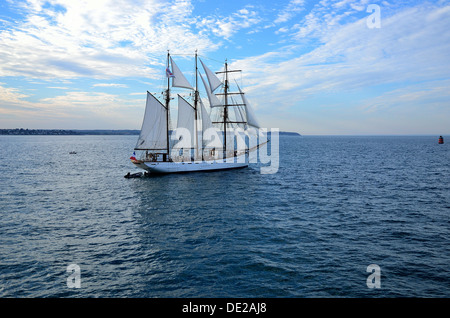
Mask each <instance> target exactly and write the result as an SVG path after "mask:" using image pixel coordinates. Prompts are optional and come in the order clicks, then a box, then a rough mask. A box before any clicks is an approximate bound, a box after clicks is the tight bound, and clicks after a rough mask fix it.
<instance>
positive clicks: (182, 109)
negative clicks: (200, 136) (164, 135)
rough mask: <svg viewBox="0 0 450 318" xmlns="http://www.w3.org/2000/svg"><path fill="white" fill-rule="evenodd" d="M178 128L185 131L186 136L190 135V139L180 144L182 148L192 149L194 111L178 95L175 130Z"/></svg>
mask: <svg viewBox="0 0 450 318" xmlns="http://www.w3.org/2000/svg"><path fill="white" fill-rule="evenodd" d="M178 128H182V129H185V132H186V134H187V133H189V135H190V136H189V138H190V139H185V140H184V141H183V143H181V144H182V145H183V148H194V146H195V144H194V136H195V109H194V107H192V105H191V104H189V103H188V102H187V101H186V100H185V99H184V98H183V97H181V96H180V95H178V122H177V129H178ZM185 137H187V136H185Z"/></svg>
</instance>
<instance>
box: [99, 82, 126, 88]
mask: <svg viewBox="0 0 450 318" xmlns="http://www.w3.org/2000/svg"><path fill="white" fill-rule="evenodd" d="M92 86H94V87H122V88H127V87H128V86H127V85H125V84H117V83H98V84H94V85H92Z"/></svg>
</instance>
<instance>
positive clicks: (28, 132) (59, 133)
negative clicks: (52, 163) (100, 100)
mask: <svg viewBox="0 0 450 318" xmlns="http://www.w3.org/2000/svg"><path fill="white" fill-rule="evenodd" d="M139 133H140V130H133V129H123V130H112V129H93V130H78V129H72V130H66V129H24V128H15V129H0V135H12V136H15V135H19V136H21V135H51V136H70V135H139ZM280 135H288V136H301V135H300V134H299V133H296V132H289V131H280Z"/></svg>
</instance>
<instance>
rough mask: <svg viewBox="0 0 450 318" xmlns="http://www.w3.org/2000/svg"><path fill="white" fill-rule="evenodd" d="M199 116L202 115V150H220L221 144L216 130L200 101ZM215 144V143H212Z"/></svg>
mask: <svg viewBox="0 0 450 318" xmlns="http://www.w3.org/2000/svg"><path fill="white" fill-rule="evenodd" d="M200 107H201V115H202V146H203V148H207V147H210V148H211V147H212V148H221V147H222V144H221V143H219V144H218V142H220V137H219V134H218V133H217V130H216V128H215V127H214V126H213V124H212V121H211V118H210V117H209V115H208V112H207V111H206V108H205V105H203V102H202V101H201V100H200ZM214 142H215V143H214Z"/></svg>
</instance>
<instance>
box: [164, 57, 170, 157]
mask: <svg viewBox="0 0 450 318" xmlns="http://www.w3.org/2000/svg"><path fill="white" fill-rule="evenodd" d="M169 58H170V54H169V50H167V68H169ZM169 104H170V77H169V76H167V91H166V109H167V111H166V123H167V131H166V134H167V158H166V160H167V161H169ZM166 160H164V161H166Z"/></svg>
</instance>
